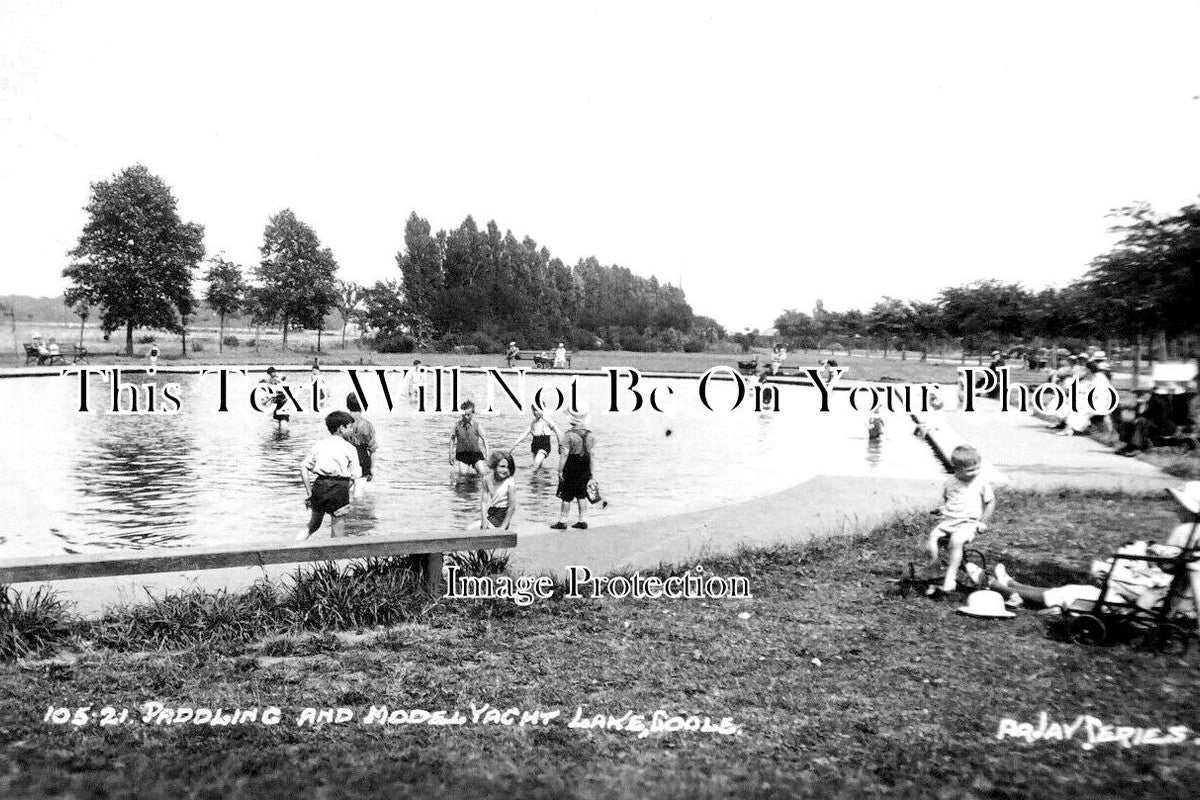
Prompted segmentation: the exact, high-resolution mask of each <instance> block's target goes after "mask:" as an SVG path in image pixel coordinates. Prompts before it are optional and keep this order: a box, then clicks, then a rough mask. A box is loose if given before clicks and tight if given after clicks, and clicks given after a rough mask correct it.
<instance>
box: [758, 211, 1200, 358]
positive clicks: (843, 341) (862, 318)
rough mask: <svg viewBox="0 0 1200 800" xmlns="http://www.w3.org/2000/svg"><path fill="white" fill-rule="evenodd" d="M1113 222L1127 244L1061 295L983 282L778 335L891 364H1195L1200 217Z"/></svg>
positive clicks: (799, 322)
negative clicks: (1089, 353) (1093, 349)
mask: <svg viewBox="0 0 1200 800" xmlns="http://www.w3.org/2000/svg"><path fill="white" fill-rule="evenodd" d="M1114 216H1115V217H1116V218H1117V224H1116V225H1115V226H1114V228H1113V230H1114V231H1116V232H1119V233H1121V234H1122V238H1121V240H1120V241H1119V242H1118V244H1117V245H1116V246H1115V247H1114V248H1113V249H1112V251H1110V252H1108V253H1105V254H1103V255H1101V256H1098V257H1097V258H1095V259H1094V260H1093V262H1092V264H1091V266H1090V268H1089V269H1088V271H1087V272H1086V273H1085V274H1084V275H1083V276H1081V277H1080V278H1079V279H1078V280H1076V281H1074V282H1072V283H1070V284H1068V285H1067V286H1065V287H1063V288H1061V289H1056V288H1047V289H1042V290H1040V291H1034V290H1030V289H1026V288H1025V287H1023V286H1021V285H1020V284H1017V283H1003V282H1001V281H995V280H991V281H978V282H975V283H970V284H966V285H963V286H955V287H950V288H946V289H943V290H942V291H941V293H939V294H938V296H937V297H936V298H934V299H933V300H932V301H928V302H921V301H903V300H898V299H896V298H892V297H884V298H883V299H881V300H879V301H878V302H877V303H875V304H874V305H873V306H872V307H871V308H870V309H869V310H867V311H860V310H852V311H845V312H830V311H826V310H825V309H824V308H823V307H822V305H821V303H820V301H817V306H816V308H815V309H813V312H812V313H811V314H805V313H803V312H800V311H796V310H792V309H789V310H786V311H784V312H783V313H782V314H780V315H779V316H778V317H777V318H776V320H775V328H776V331H777V332H778V334H779V336H780V337H782V338H784V339H786V340H788V341H790V342H792V343H793V344H795V345H798V346H804V347H816V348H821V347H828V346H831V345H841V346H843V347H847V348H848V347H851V346H853V344H852V343H853V342H854V341H855V340H862V339H867V340H870V341H873V342H874V343H875V344H876V346H877V347H878V348H879V349H882V350H883V351H884V354H885V355H886V354H887V351H888V350H889V349H892V348H898V349H902V350H918V351H920V352H922V353H923V354H925V353H928V352H929V350H930V348H931V347H933V346H935V344H946V343H950V342H952V343H953V344H954V345H955V346H956V347H957V346H959V345H961V346H962V348H963V349H964V350H967V351H980V350H986V349H990V348H993V347H995V348H999V349H1008V348H1009V347H1010V346H1012V345H1016V344H1027V345H1029V344H1039V345H1040V344H1060V345H1067V346H1076V347H1078V346H1081V345H1082V344H1086V343H1089V342H1112V343H1120V344H1122V345H1126V346H1132V347H1134V348H1137V349H1138V350H1139V352H1140V348H1141V346H1142V344H1143V343H1153V344H1154V345H1155V350H1156V351H1157V354H1158V355H1159V356H1160V357H1162V356H1165V355H1166V353H1167V352H1169V351H1171V350H1173V351H1174V353H1175V354H1176V355H1190V352H1188V350H1189V348H1190V345H1191V342H1192V340H1193V337H1195V335H1196V334H1197V333H1200V207H1197V206H1188V207H1186V208H1184V209H1182V210H1181V211H1180V212H1179V213H1177V214H1174V215H1170V216H1160V215H1157V214H1155V213H1154V212H1153V210H1152V209H1151V208H1150V207H1149V206H1146V205H1138V206H1133V207H1129V208H1124V209H1119V210H1117V211H1115V212H1114ZM739 338H743V339H744V336H743V337H739Z"/></svg>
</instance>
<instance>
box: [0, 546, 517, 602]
mask: <svg viewBox="0 0 1200 800" xmlns="http://www.w3.org/2000/svg"><path fill="white" fill-rule="evenodd" d="M516 546H517V535H516V534H515V533H512V532H510V531H502V530H490V531H479V532H477V533H458V534H454V535H451V536H431V535H423V536H417V537H406V538H382V537H376V536H351V537H342V538H339V539H326V540H324V541H312V540H311V539H310V540H308V541H303V542H294V541H282V542H261V543H259V546H258V547H254V546H250V547H247V546H246V545H234V544H228V545H221V546H215V547H196V548H186V549H184V548H181V549H178V550H158V551H151V552H146V551H141V552H126V553H78V554H71V555H55V556H39V557H32V558H13V559H5V560H0V585H4V584H10V583H30V582H38V581H59V580H74V579H76V578H99V577H110V576H117V575H148V574H153V573H162V572H190V571H194V570H205V569H226V568H229V567H264V566H266V565H267V564H299V563H303V562H311V561H339V560H342V559H349V558H386V557H390V556H409V555H420V556H422V557H423V558H422V562H423V566H424V571H425V587H426V588H427V589H428V590H429V592H430V593H431V594H433V595H435V596H437V595H440V594H441V593H442V555H443V554H444V553H452V552H457V551H462V550H490V549H493V548H509V547H516Z"/></svg>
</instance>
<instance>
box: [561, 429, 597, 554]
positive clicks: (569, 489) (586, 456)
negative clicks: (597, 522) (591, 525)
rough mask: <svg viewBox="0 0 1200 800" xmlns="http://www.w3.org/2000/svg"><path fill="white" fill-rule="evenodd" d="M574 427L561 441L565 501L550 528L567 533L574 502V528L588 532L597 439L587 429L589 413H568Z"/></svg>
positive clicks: (562, 481)
mask: <svg viewBox="0 0 1200 800" xmlns="http://www.w3.org/2000/svg"><path fill="white" fill-rule="evenodd" d="M567 416H568V417H570V419H571V427H570V429H569V430H567V433H566V435H565V436H563V438H562V445H561V446H560V450H559V459H558V492H557V494H558V496H559V498H561V499H562V508H561V509H560V510H559V514H558V522H556V523H554V524H553V525H551V526H550V527H551V528H554V529H556V530H560V531H562V530H566V528H567V515H568V514H570V513H571V501H572V500H574V501H576V504H577V505H578V506H579V521H578V522H576V523H575V524H574V525H572V526H571V527H572V528H580V529H586V528H587V526H588V524H587V522H586V521H585V520H584V518H583V516H584V509H585V508H586V506H585V505H584V503H585V502H587V499H588V488H587V487H588V481H590V480H591V479H592V466H593V463H592V451H593V450H594V449H595V447H596V437H595V436H594V435H593V434H592V432H591V431H589V430H588V429H587V424H588V413H587V412H586V411H584V410H583V409H579V410H577V411H568V412H567Z"/></svg>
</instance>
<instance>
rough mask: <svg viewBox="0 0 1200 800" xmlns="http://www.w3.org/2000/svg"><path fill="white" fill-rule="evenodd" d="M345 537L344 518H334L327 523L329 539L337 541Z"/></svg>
mask: <svg viewBox="0 0 1200 800" xmlns="http://www.w3.org/2000/svg"><path fill="white" fill-rule="evenodd" d="M345 535H346V518H345V517H334V518H333V519H332V520H331V521H330V523H329V538H331V539H338V538H340V537H342V536H345Z"/></svg>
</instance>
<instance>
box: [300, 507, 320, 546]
mask: <svg viewBox="0 0 1200 800" xmlns="http://www.w3.org/2000/svg"><path fill="white" fill-rule="evenodd" d="M324 520H325V512H323V511H317V510H316V509H315V508H314V509H313V511H312V513H311V514H310V515H309V517H308V530H307V531H306V532H305V533H300V534H297V535H296V540H297V541H304V540H305V539H307V538H308V537H310V536H312V535H313V534H314V533H316V532H317V531H319V530H320V529H321V523H322V522H323V521H324Z"/></svg>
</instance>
